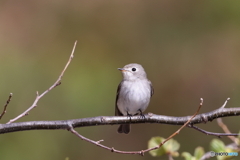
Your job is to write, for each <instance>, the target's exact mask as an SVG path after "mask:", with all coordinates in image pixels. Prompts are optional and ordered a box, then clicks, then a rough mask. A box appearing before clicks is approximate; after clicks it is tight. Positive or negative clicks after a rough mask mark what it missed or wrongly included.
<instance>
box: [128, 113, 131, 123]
mask: <svg viewBox="0 0 240 160" xmlns="http://www.w3.org/2000/svg"><path fill="white" fill-rule="evenodd" d="M127 117H129V118H130V122H131V117H132V115H131V114H129V113H128V112H127Z"/></svg>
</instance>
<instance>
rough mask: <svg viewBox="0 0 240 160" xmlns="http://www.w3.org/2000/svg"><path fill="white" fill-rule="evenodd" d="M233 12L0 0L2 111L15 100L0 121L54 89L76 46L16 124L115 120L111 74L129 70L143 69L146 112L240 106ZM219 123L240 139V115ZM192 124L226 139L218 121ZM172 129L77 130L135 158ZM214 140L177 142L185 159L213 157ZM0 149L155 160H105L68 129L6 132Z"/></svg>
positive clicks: (206, 6) (189, 5)
mask: <svg viewBox="0 0 240 160" xmlns="http://www.w3.org/2000/svg"><path fill="white" fill-rule="evenodd" d="M239 8H240V2H239V1H218V0H211V1H207V0H203V1H190V0H184V1H176V0H175V1H174V0H163V1H127V0H122V1H116V0H113V1H112V0H111V1H110V0H102V1H96V0H95V1H84V0H80V1H76V0H75V1H74V0H72V1H66V0H52V1H42V0H35V1H30V0H25V1H11V0H8V1H1V2H0V64H1V65H0V66H1V67H0V75H1V78H0V88H1V89H0V95H1V99H0V104H2V106H4V104H5V101H6V100H7V97H8V95H9V93H10V92H12V93H13V98H12V101H11V103H10V105H9V108H8V110H7V114H6V115H5V116H4V117H3V119H2V120H1V123H6V122H7V121H8V120H9V119H11V118H13V117H15V116H17V115H19V114H20V113H21V112H23V111H24V110H26V109H27V108H28V107H29V106H30V105H31V104H32V103H33V101H34V99H35V96H36V95H35V93H36V91H39V92H40V93H42V92H43V91H44V90H46V89H47V88H48V87H49V86H51V85H52V84H53V83H54V82H55V81H56V79H57V78H58V76H59V74H60V72H61V71H62V69H63V67H64V66H65V64H66V62H67V60H68V58H69V55H70V53H71V50H72V47H73V44H74V41H75V40H78V44H77V48H76V51H75V57H74V59H73V61H72V63H71V64H70V66H69V68H68V69H67V71H66V72H65V75H64V77H63V80H62V85H60V86H59V87H57V88H55V89H54V90H52V91H51V92H50V93H48V94H47V95H46V96H44V97H43V98H42V99H41V100H40V101H39V103H38V107H37V108H36V109H34V110H32V111H31V112H30V115H28V116H26V117H24V118H22V119H20V120H19V122H20V121H36V120H66V119H75V118H84V117H94V116H111V115H114V107H115V106H114V103H115V96H116V89H117V85H118V84H119V82H120V81H121V73H120V72H119V71H118V70H117V68H119V67H123V66H124V65H126V64H128V63H133V62H135V63H140V64H142V65H143V66H144V68H145V70H146V71H147V73H148V78H149V79H150V80H151V81H152V83H153V86H154V88H155V94H154V96H153V97H152V100H151V104H150V106H149V107H148V109H147V111H146V112H152V113H155V114H162V115H169V116H187V115H192V114H193V113H194V112H195V111H196V109H197V107H198V105H199V102H200V100H199V99H200V98H204V105H203V108H202V109H201V113H203V112H209V111H212V110H214V109H217V108H218V107H220V106H221V105H222V104H223V103H224V101H225V100H226V98H228V97H230V98H231V100H230V102H229V103H228V105H227V107H240V99H239V96H240V73H239V69H240V45H239V44H240V9H239ZM224 122H225V123H226V124H227V125H228V126H229V128H230V130H231V131H232V132H238V131H239V123H238V122H239V117H231V118H224ZM198 126H200V127H202V128H203V129H206V130H208V131H212V132H223V131H222V130H221V128H219V127H218V126H217V123H216V121H213V122H208V123H207V124H201V125H198ZM178 128H179V126H169V125H160V124H138V125H133V126H132V132H131V134H129V135H122V134H117V133H116V129H117V126H116V125H114V126H96V127H84V128H79V129H77V131H79V132H80V133H81V134H82V135H84V136H87V137H88V138H91V139H93V140H100V139H104V142H103V144H105V145H108V146H112V147H114V148H116V149H120V150H141V149H145V148H146V147H147V142H148V140H149V139H150V138H151V137H153V136H162V137H168V136H169V135H170V134H172V133H173V132H174V131H176V130H177V129H178ZM213 138H214V137H212V136H206V135H204V134H202V133H200V132H197V131H195V130H193V129H189V128H185V129H184V130H183V131H182V132H181V133H180V134H179V135H177V136H176V137H175V139H176V140H177V141H178V142H179V143H181V148H180V152H183V151H188V152H190V153H193V151H194V149H195V148H196V147H197V146H203V147H204V148H205V151H209V142H210V141H211V139H213ZM222 140H223V141H224V142H225V143H226V144H227V143H230V142H231V141H230V140H229V139H228V138H226V137H225V138H222ZM0 144H1V145H0V153H1V154H0V157H1V159H34V160H43V159H44V160H64V159H65V158H66V157H69V159H70V160H76V159H116V160H118V159H124V160H128V159H131V160H136V159H156V158H153V157H151V156H150V155H149V154H148V153H147V154H146V155H145V156H144V157H141V156H136V155H121V154H116V153H111V152H109V151H107V150H104V149H102V148H99V147H96V146H94V145H92V144H90V143H87V142H85V141H82V140H80V139H79V138H77V137H76V136H74V135H73V134H71V133H70V132H67V131H64V130H55V131H25V132H15V133H10V134H4V135H1V136H0ZM161 159H167V157H166V156H164V157H161ZM178 159H182V158H178Z"/></svg>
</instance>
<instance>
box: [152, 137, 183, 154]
mask: <svg viewBox="0 0 240 160" xmlns="http://www.w3.org/2000/svg"><path fill="white" fill-rule="evenodd" d="M164 140H165V139H164V138H163V137H152V138H151V139H150V140H149V141H148V148H152V147H156V146H158V145H159V144H160V143H161V142H163V141H164ZM179 148H180V144H179V143H178V142H177V141H176V140H174V139H170V140H169V141H167V142H166V143H165V144H164V145H163V146H162V147H160V148H158V149H156V150H152V151H150V154H151V155H152V156H154V157H155V156H162V155H165V154H168V155H171V156H173V157H178V156H179V153H178V152H177V151H178V149H179Z"/></svg>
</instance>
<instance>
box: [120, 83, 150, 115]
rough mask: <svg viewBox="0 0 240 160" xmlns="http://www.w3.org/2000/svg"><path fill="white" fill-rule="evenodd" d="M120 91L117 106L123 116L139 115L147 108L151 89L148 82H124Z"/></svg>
mask: <svg viewBox="0 0 240 160" xmlns="http://www.w3.org/2000/svg"><path fill="white" fill-rule="evenodd" d="M123 83H124V84H122V85H121V86H122V88H121V90H120V93H119V96H118V101H117V106H118V109H119V110H120V112H121V113H122V114H123V115H127V114H131V115H135V114H139V113H141V112H140V111H139V110H141V111H142V112H144V111H145V110H146V108H147V107H148V104H149V102H150V98H151V87H150V83H149V81H148V80H138V81H124V82H123Z"/></svg>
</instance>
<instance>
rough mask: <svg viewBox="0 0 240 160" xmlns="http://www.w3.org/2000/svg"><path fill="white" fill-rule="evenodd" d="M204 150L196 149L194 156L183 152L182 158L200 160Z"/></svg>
mask: <svg viewBox="0 0 240 160" xmlns="http://www.w3.org/2000/svg"><path fill="white" fill-rule="evenodd" d="M204 153H205V152H204V149H203V148H202V147H197V148H196V149H195V151H194V155H193V156H192V155H191V154H190V153H188V152H183V153H182V157H184V158H185V160H200V158H201V157H202V156H203V155H204Z"/></svg>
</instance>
